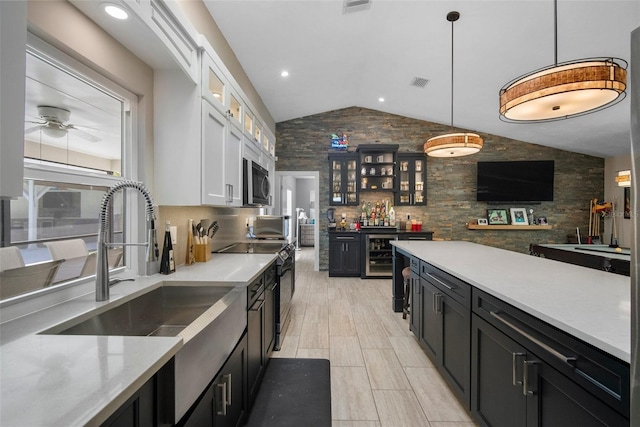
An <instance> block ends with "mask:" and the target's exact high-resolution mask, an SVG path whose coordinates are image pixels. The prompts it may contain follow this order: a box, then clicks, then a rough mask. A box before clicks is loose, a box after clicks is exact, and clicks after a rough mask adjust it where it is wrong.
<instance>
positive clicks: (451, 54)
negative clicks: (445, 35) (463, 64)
mask: <svg viewBox="0 0 640 427" xmlns="http://www.w3.org/2000/svg"><path fill="white" fill-rule="evenodd" d="M454 22H455V21H451V127H453V23H454Z"/></svg>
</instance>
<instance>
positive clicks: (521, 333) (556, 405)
mask: <svg viewBox="0 0 640 427" xmlns="http://www.w3.org/2000/svg"><path fill="white" fill-rule="evenodd" d="M473 310H474V314H473V322H472V337H473V339H472V351H471V354H472V379H473V384H472V390H473V393H472V394H473V395H472V413H473V414H474V415H475V416H476V418H477V419H478V420H479V421H480V422H481V424H482V425H484V426H508V425H523V426H580V427H582V426H628V425H629V420H628V418H627V417H626V415H625V414H628V400H627V396H628V394H627V393H628V388H629V384H628V381H629V380H628V378H629V374H628V368H627V367H626V366H624V365H623V364H622V363H621V362H619V361H616V360H613V359H612V358H611V357H606V356H605V355H603V354H601V352H600V351H598V350H596V349H594V348H592V347H589V346H586V345H584V344H582V343H580V342H579V341H578V340H576V339H575V338H573V337H571V336H569V335H568V334H565V333H564V332H561V331H558V330H557V329H555V328H552V327H550V326H548V325H546V324H545V323H544V322H542V321H540V320H538V319H536V318H533V317H532V316H530V315H527V314H526V313H523V312H521V311H520V310H518V309H515V308H514V307H513V306H510V305H508V304H505V303H503V302H502V301H500V300H498V299H496V298H494V297H492V296H490V295H487V294H485V293H484V292H482V291H479V290H475V289H474V291H473ZM509 376H511V385H509ZM515 402H517V403H515ZM521 402H524V410H523V407H522V405H523V404H522V403H521ZM506 403H508V404H509V405H510V406H505V404H506ZM511 406H513V408H514V410H512V411H506V413H504V414H503V413H500V410H501V409H500V408H505V407H511ZM516 408H517V410H516ZM502 410H503V411H504V409H502ZM514 420H516V421H514Z"/></svg>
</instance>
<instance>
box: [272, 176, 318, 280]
mask: <svg viewBox="0 0 640 427" xmlns="http://www.w3.org/2000/svg"><path fill="white" fill-rule="evenodd" d="M275 178H276V179H275V181H276V182H275V191H274V198H275V200H274V204H273V208H274V213H275V215H290V216H291V220H290V221H289V224H290V234H289V235H290V236H295V237H296V238H298V239H300V236H299V235H298V234H299V229H298V227H297V226H296V225H297V224H298V221H297V220H296V218H297V216H299V215H300V214H301V213H302V212H304V216H305V217H306V219H305V220H303V221H305V222H306V223H307V224H312V225H313V227H312V226H310V225H306V227H305V228H312V229H313V259H314V261H313V266H314V271H319V270H320V231H319V230H320V228H319V217H318V212H319V209H318V196H319V194H320V173H319V172H318V171H276V175H275ZM305 237H306V236H305ZM305 241H306V242H308V240H305ZM299 243H300V241H299ZM297 247H300V246H297ZM309 249H310V248H309Z"/></svg>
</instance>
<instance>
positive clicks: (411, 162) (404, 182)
mask: <svg viewBox="0 0 640 427" xmlns="http://www.w3.org/2000/svg"><path fill="white" fill-rule="evenodd" d="M426 168H427V159H426V157H425V155H424V154H404V153H398V173H399V177H400V188H399V191H398V193H397V195H396V205H398V206H403V205H404V206H409V205H426V204H427V187H426V182H425V178H426Z"/></svg>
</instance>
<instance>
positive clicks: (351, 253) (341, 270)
mask: <svg viewBox="0 0 640 427" xmlns="http://www.w3.org/2000/svg"><path fill="white" fill-rule="evenodd" d="M329 276H331V277H334V276H350V277H358V276H360V235H359V234H357V233H330V234H329Z"/></svg>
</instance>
